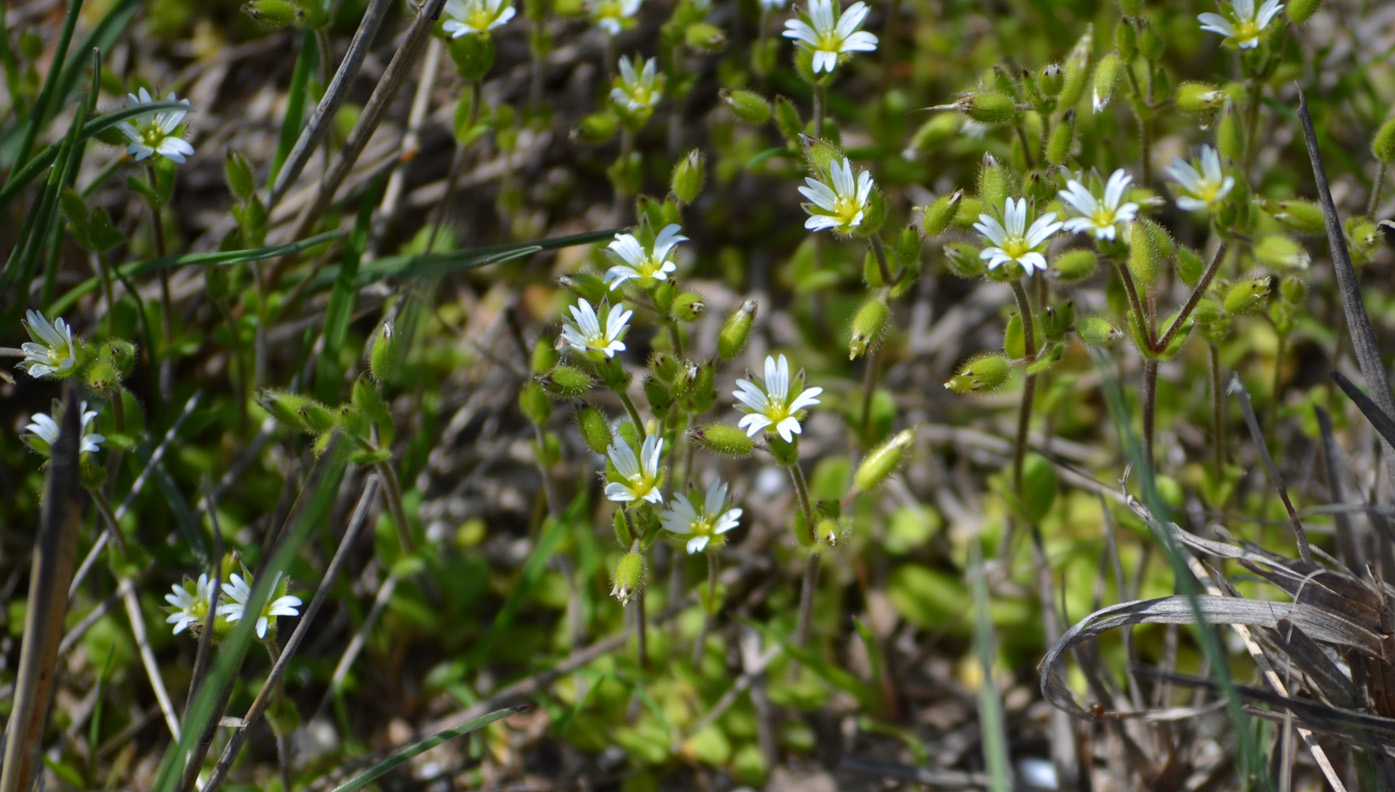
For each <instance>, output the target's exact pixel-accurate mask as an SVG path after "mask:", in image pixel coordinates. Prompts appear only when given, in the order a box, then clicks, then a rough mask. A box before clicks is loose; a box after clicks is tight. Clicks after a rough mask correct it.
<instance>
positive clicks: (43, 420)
mask: <svg viewBox="0 0 1395 792" xmlns="http://www.w3.org/2000/svg"><path fill="white" fill-rule="evenodd" d="M59 409H60V406H59V405H57V404H55V405H54V413H55V414H57V412H58V410H59ZM78 409H79V410H80V411H81V413H82V423H81V424H80V426H81V428H82V440H81V441H80V442H79V444H78V454H79V455H82V454H95V453H97V452H98V451H100V450H102V445H101V444H102V443H104V442H106V438H105V437H103V436H102V435H99V434H97V433H96V432H94V431H92V429H93V423H92V422H93V421H95V420H96V419H97V411H96V410H89V409H87V402H83V403H82V404H80V405H79V406H78ZM24 431H25V432H27V433H28V434H27V435H26V436H25V437H24V439H25V441H26V442H28V443H29V447H30V448H33V449H34V450H35V451H38V452H39V453H40V454H43V455H44V456H49V455H50V454H52V453H53V444H54V443H57V442H58V421H57V420H56V419H55V418H54V417H53V416H51V415H46V414H44V413H35V414H34V415H33V416H32V417H31V418H30V419H29V424H28V425H27V426H25V427H24Z"/></svg>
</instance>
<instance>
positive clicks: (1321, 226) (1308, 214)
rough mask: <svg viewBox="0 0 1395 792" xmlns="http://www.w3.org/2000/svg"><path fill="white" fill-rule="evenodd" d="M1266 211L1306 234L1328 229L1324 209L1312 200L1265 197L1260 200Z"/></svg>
mask: <svg viewBox="0 0 1395 792" xmlns="http://www.w3.org/2000/svg"><path fill="white" fill-rule="evenodd" d="M1260 205H1261V207H1263V209H1264V211H1266V212H1268V213H1269V214H1270V216H1272V217H1273V218H1274V219H1275V220H1278V221H1279V222H1280V223H1283V224H1284V225H1286V226H1288V227H1289V228H1292V229H1294V230H1296V231H1302V232H1303V233H1305V234H1323V233H1326V231H1327V226H1326V221H1325V220H1324V219H1323V215H1322V209H1320V208H1319V207H1318V205H1317V204H1315V203H1313V202H1312V201H1304V200H1301V199H1298V198H1290V199H1289V200H1287V201H1274V200H1269V199H1265V200H1263V201H1261V202H1260Z"/></svg>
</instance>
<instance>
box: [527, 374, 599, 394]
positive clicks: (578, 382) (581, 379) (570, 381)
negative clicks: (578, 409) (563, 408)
mask: <svg viewBox="0 0 1395 792" xmlns="http://www.w3.org/2000/svg"><path fill="white" fill-rule="evenodd" d="M538 382H539V383H540V384H541V385H542V386H543V388H544V389H545V390H546V391H547V392H548V393H550V394H551V395H552V396H553V397H555V398H558V399H575V398H577V397H579V396H581V395H582V394H584V393H586V392H587V391H589V390H591V386H592V385H593V384H594V383H593V382H592V380H591V375H589V374H587V373H586V372H584V371H582V370H581V369H579V368H576V367H574V366H558V367H557V368H555V369H553V370H552V371H550V372H548V373H547V374H544V375H543V376H541V377H539V378H538Z"/></svg>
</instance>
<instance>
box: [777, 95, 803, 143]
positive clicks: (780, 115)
mask: <svg viewBox="0 0 1395 792" xmlns="http://www.w3.org/2000/svg"><path fill="white" fill-rule="evenodd" d="M775 126H777V127H779V129H780V134H782V135H784V136H785V138H786V139H787V140H791V141H793V140H798V139H799V136H800V135H802V134H804V121H803V119H801V118H800V117H799V110H798V109H797V108H796V107H795V106H794V103H793V102H791V101H790V100H788V99H786V98H785V97H783V96H777V97H776V98H775Z"/></svg>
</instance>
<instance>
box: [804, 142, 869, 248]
mask: <svg viewBox="0 0 1395 792" xmlns="http://www.w3.org/2000/svg"><path fill="white" fill-rule="evenodd" d="M828 176H829V181H831V182H833V184H832V185H828V184H825V183H823V182H821V181H819V180H818V179H815V178H813V177H805V179H804V184H805V185H806V186H804V187H800V188H799V194H800V195H803V196H804V197H805V198H808V199H809V200H810V201H811V202H812V203H807V204H804V211H806V212H808V213H809V219H808V220H805V221H804V227H805V228H807V229H809V230H810V231H819V230H822V229H824V228H831V229H833V230H834V231H837V232H838V233H840V234H851V233H852V232H854V231H856V230H857V228H858V226H860V225H862V218H863V216H864V215H865V214H866V212H867V200H868V199H869V198H871V196H872V174H870V173H868V172H867V171H862V172H861V173H859V174H858V175H857V179H856V180H854V179H853V172H852V163H851V162H849V161H848V158H847V157H844V158H843V160H842V162H835V163H833V165H832V167H830V168H829V169H828Z"/></svg>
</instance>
